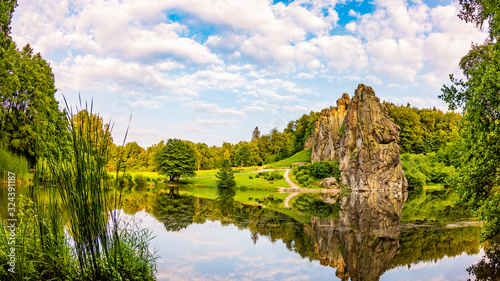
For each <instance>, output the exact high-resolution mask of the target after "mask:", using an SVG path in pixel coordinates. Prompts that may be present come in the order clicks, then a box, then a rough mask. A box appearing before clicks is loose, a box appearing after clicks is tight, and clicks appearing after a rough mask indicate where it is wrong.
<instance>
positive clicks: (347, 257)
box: [0, 187, 500, 280]
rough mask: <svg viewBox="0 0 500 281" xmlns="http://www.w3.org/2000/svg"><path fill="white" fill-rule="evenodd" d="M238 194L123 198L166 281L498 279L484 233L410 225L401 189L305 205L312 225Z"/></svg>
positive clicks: (2, 197) (161, 193)
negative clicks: (145, 230)
mask: <svg viewBox="0 0 500 281" xmlns="http://www.w3.org/2000/svg"><path fill="white" fill-rule="evenodd" d="M20 190H21V189H20ZM25 190H26V191H25V193H23V194H25V195H27V196H30V194H32V192H30V191H29V189H25ZM237 192H238V190H235V189H229V190H219V191H218V193H217V196H216V199H215V200H211V199H203V198H198V197H194V196H191V195H185V194H182V193H183V192H182V189H179V188H178V187H170V188H168V189H167V190H153V191H149V192H147V191H143V192H130V193H126V194H123V206H122V208H123V209H124V210H125V212H126V213H128V214H129V215H143V216H146V217H149V218H148V219H147V221H148V223H149V224H148V225H146V226H147V227H149V228H151V229H153V230H154V231H155V232H154V234H155V235H156V236H157V238H155V239H154V241H153V245H154V247H155V248H156V249H158V250H160V252H159V254H160V256H161V260H160V264H159V266H158V268H159V269H160V272H159V275H158V279H159V280H162V279H169V278H170V279H172V280H175V279H176V278H177V279H179V280H186V279H198V278H199V279H211V280H214V279H245V278H247V279H258V278H256V277H255V276H257V274H260V275H259V276H261V278H262V279H276V280H282V279H289V280H292V279H294V278H295V279H299V280H303V279H311V280H312V279H314V280H324V279H330V280H331V279H332V277H334V276H337V277H338V278H339V279H340V280H379V279H382V280H400V279H403V278H404V279H407V280H421V279H424V277H423V276H430V277H433V276H435V275H436V274H442V272H444V269H443V268H445V265H440V266H439V267H436V266H435V265H436V262H441V264H450V265H446V266H449V269H447V270H448V273H446V274H447V275H445V277H446V278H445V279H452V280H453V279H456V277H457V276H458V275H460V276H468V272H467V271H466V268H467V267H469V268H470V269H469V272H470V273H471V274H473V275H474V276H475V277H476V278H477V279H478V280H493V279H491V278H490V279H487V278H486V277H484V276H494V277H492V278H497V277H498V273H497V272H496V271H495V270H497V268H498V264H499V263H498V261H499V260H500V258H498V257H499V252H500V250H499V249H498V247H496V248H495V246H488V247H487V248H486V251H485V253H484V254H485V257H484V258H483V259H482V261H481V260H480V259H481V256H482V253H481V252H480V248H481V245H480V244H479V241H478V237H479V232H480V228H477V227H466V228H452V229H444V228H431V229H430V228H423V227H417V228H414V227H405V226H404V225H403V226H402V225H401V223H400V217H401V214H402V209H403V205H404V201H405V199H406V195H405V194H404V193H402V192H399V193H398V192H394V191H393V192H365V193H363V192H352V193H338V194H329V195H322V196H323V198H324V199H326V200H322V203H319V202H317V201H314V200H313V201H310V202H311V204H310V206H308V207H307V208H304V210H309V211H310V214H319V215H320V216H319V217H317V216H316V217H315V216H310V217H307V221H306V220H304V219H303V218H304V217H305V216H302V217H300V218H299V217H298V216H297V214H295V215H290V212H288V213H287V211H285V210H279V209H277V210H271V209H270V208H261V207H257V206H253V205H249V204H243V203H241V202H238V201H236V200H235V195H236V194H237ZM4 193H5V192H2V190H1V189H0V202H6V194H4ZM31 196H32V195H31ZM44 196H45V197H47V196H48V195H44ZM43 198H44V197H43V196H42V199H43ZM324 204H327V205H331V206H335V207H334V208H326V207H325V205H324ZM2 206H3V205H2V204H0V207H2ZM0 209H2V208H0ZM325 210H330V211H331V212H336V213H335V215H332V214H330V215H329V214H326V213H325ZM308 214H309V213H308ZM0 215H1V216H4V215H5V214H4V210H2V211H1V212H0ZM320 217H321V218H320ZM172 241H175V243H172ZM167 245H168V246H167ZM492 245H495V244H492ZM465 256H466V257H470V258H468V259H465ZM431 265H433V266H431ZM277 267H279V270H278V268H277ZM180 270H184V271H182V272H181V271H180ZM433 270H434V271H433ZM187 272H189V275H183V274H188V273H187ZM252 274H254V275H252ZM412 274H413V275H414V277H413V278H412V277H411V275H412ZM495 274H496V275H495ZM381 276H382V277H381ZM469 278H470V277H469Z"/></svg>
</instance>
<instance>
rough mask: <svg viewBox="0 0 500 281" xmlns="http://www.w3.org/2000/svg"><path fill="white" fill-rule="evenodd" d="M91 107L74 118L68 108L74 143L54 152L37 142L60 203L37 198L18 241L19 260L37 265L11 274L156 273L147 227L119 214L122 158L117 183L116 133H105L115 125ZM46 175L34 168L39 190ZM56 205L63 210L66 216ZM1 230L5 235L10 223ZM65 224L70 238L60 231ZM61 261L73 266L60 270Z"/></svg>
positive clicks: (97, 276) (122, 276)
mask: <svg viewBox="0 0 500 281" xmlns="http://www.w3.org/2000/svg"><path fill="white" fill-rule="evenodd" d="M66 106H67V105H66ZM86 111H87V112H90V114H89V115H87V116H86V117H83V118H79V119H78V121H75V120H74V119H73V118H71V117H72V116H73V114H72V110H71V109H70V108H69V107H68V106H67V111H66V112H67V115H66V118H67V120H68V124H69V128H68V129H69V132H70V138H69V140H70V141H69V147H67V148H61V150H57V149H56V150H54V149H50V148H49V146H47V145H45V144H44V143H43V141H42V140H39V145H40V149H41V152H43V153H44V155H43V156H44V163H46V164H44V165H46V166H47V167H48V170H49V172H50V178H51V179H52V180H53V185H54V186H55V188H56V189H57V191H58V196H59V197H60V205H59V203H57V204H56V205H55V206H57V207H53V208H52V209H49V211H44V210H43V207H41V206H42V205H41V204H39V203H37V202H35V203H34V207H33V208H32V209H33V210H36V212H35V214H34V215H33V219H29V220H26V221H24V222H23V224H22V225H21V224H20V225H21V226H22V227H24V228H25V231H24V233H23V234H22V236H19V235H18V236H19V237H18V236H16V239H24V240H22V241H19V244H18V246H17V247H18V253H19V259H20V260H22V262H23V264H27V265H32V266H30V267H29V268H30V271H29V272H27V273H26V272H24V271H22V272H20V273H19V274H17V275H16V276H9V277H14V278H15V279H17V280H23V279H26V276H28V277H29V278H28V279H36V280H39V279H40V277H39V276H37V275H40V276H41V275H43V274H45V273H46V272H47V271H52V272H55V273H54V274H52V277H50V278H55V280H154V279H155V276H154V274H155V272H156V265H155V260H156V256H155V255H154V254H153V253H151V252H150V251H149V249H148V245H149V241H150V232H149V231H147V230H145V229H136V228H134V227H132V225H131V224H125V223H124V222H123V221H122V220H121V218H120V213H121V212H120V211H119V210H120V209H121V195H122V190H121V187H120V186H119V184H118V182H119V181H120V179H122V178H123V173H122V174H119V172H118V171H120V167H119V165H120V164H118V167H117V175H116V177H114V179H115V180H114V183H111V182H110V177H108V175H107V172H106V164H107V163H108V159H109V157H110V149H109V148H110V146H111V138H105V137H104V138H103V135H107V134H109V135H110V130H111V129H110V128H111V126H110V125H109V124H108V125H106V126H104V127H103V126H102V123H101V122H100V121H99V119H100V118H93V117H92V105H91V108H90V110H87V108H86ZM67 151H69V152H70V153H67ZM42 166H43V165H42ZM41 175H43V173H42V171H36V179H35V182H36V183H37V184H38V186H37V188H36V189H41V188H42V187H41V185H40V182H41V181H40V179H39V178H40V176H41ZM59 206H60V207H59ZM41 208H42V209H41ZM59 208H60V209H62V210H64V211H65V212H66V215H65V222H63V221H62V220H61V212H60V211H59ZM65 225H67V228H66V229H65ZM0 229H1V230H0V233H2V232H3V234H5V230H6V229H5V226H3V225H2V227H0ZM65 230H66V232H67V233H68V235H69V236H68V238H66V236H65V235H63V233H64V231H65ZM38 241H41V242H40V244H38ZM42 244H44V245H42ZM32 245H36V246H32ZM7 247H8V246H7V244H5V239H4V238H1V239H0V248H1V249H2V251H1V252H2V253H5V251H6V250H7V249H8V248H7ZM37 247H38V248H37ZM61 251H62V252H61ZM2 257H3V256H2V255H1V253H0V259H1V258H2ZM57 260H62V261H63V262H62V263H57V262H56V261H57ZM64 262H66V263H68V264H67V265H65V266H64V267H65V268H64V269H63V268H60V265H64ZM4 269H5V268H4ZM0 276H1V275H0ZM42 279H45V278H42Z"/></svg>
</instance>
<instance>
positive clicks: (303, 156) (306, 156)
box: [266, 148, 311, 168]
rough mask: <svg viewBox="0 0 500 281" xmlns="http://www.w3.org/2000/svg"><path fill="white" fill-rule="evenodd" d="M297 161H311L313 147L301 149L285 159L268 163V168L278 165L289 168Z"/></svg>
mask: <svg viewBox="0 0 500 281" xmlns="http://www.w3.org/2000/svg"><path fill="white" fill-rule="evenodd" d="M295 162H311V149H310V148H308V149H306V150H302V151H299V152H297V153H295V154H294V155H292V156H290V157H288V158H286V159H283V160H281V161H278V162H274V163H271V164H267V165H266V167H268V168H277V167H287V168H289V167H290V165H292V163H295Z"/></svg>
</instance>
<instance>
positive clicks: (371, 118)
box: [311, 84, 408, 190]
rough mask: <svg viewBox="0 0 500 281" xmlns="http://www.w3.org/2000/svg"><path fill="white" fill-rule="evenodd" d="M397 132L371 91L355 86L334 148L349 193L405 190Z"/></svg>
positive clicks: (406, 184)
mask: <svg viewBox="0 0 500 281" xmlns="http://www.w3.org/2000/svg"><path fill="white" fill-rule="evenodd" d="M399 132H400V128H399V127H398V126H397V125H396V124H395V123H394V122H392V120H391V118H390V117H389V113H388V111H387V109H386V108H385V106H383V105H382V104H381V103H380V99H379V98H378V97H376V96H375V92H374V91H373V89H372V88H371V87H369V86H365V85H363V84H360V85H358V88H357V89H356V91H355V93H354V97H353V98H352V100H351V103H350V106H349V109H348V111H347V113H346V115H345V119H344V130H343V132H342V134H341V138H340V145H339V146H338V149H336V150H337V151H338V153H339V155H338V159H339V162H340V170H341V182H342V184H343V185H344V186H348V187H350V188H351V189H352V190H391V189H401V188H406V187H407V186H408V183H407V181H406V178H405V175H404V172H403V169H402V165H401V159H400V148H399V145H398V140H399ZM311 158H312V157H311ZM311 160H312V159H311Z"/></svg>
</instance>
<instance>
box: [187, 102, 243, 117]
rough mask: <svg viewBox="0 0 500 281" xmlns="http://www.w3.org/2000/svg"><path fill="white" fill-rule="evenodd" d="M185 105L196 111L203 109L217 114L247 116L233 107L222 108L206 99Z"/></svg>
mask: <svg viewBox="0 0 500 281" xmlns="http://www.w3.org/2000/svg"><path fill="white" fill-rule="evenodd" d="M185 106H187V107H190V108H191V109H193V110H195V111H203V112H209V113H212V114H215V115H227V116H236V117H246V116H247V115H246V114H245V113H243V112H241V111H239V110H236V109H232V108H221V107H220V106H218V105H216V104H213V103H207V102H204V101H200V100H197V101H192V102H190V103H187V104H185Z"/></svg>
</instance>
